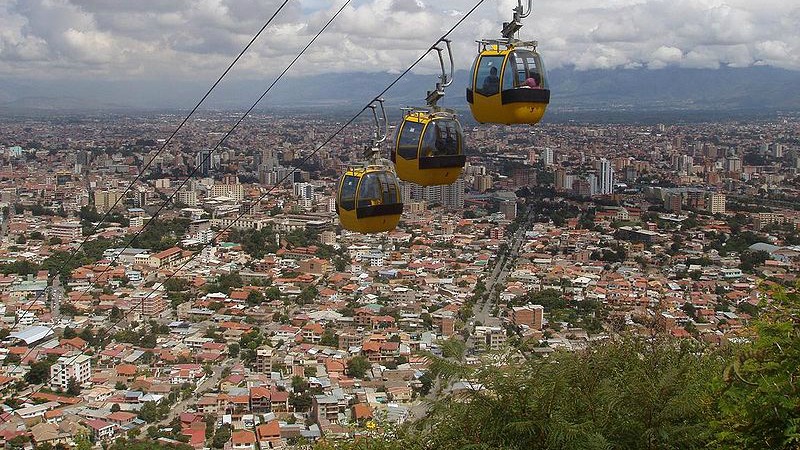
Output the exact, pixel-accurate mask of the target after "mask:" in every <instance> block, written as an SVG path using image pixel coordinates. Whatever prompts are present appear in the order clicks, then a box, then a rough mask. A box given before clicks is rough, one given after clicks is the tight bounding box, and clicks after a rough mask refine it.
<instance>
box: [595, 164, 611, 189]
mask: <svg viewBox="0 0 800 450" xmlns="http://www.w3.org/2000/svg"><path fill="white" fill-rule="evenodd" d="M597 187H598V189H597V193H598V194H600V195H608V194H613V193H614V168H613V167H612V166H611V161H609V160H608V159H606V158H600V173H599V182H598V185H597Z"/></svg>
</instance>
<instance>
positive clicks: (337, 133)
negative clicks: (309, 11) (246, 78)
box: [0, 0, 486, 424]
mask: <svg viewBox="0 0 800 450" xmlns="http://www.w3.org/2000/svg"><path fill="white" fill-rule="evenodd" d="M349 1H350V0H347V2H349ZM485 1H486V0H479V1H478V2H477V3H476V4H475V5H474V6H473V7H472V8H471V9H470V10H469V11H468V12H467V13H466V14H465V15H464V17H462V18H461V19H460V20H459V21H458V22H456V24H455V25H453V26H452V27H451V28H450V29H449V30H448V31H447V32H446V33H445V34H444V35H442V36H441V37H440V38H439V39H437V40H436V42H435V43H434V44H433V45H431V46H430V47H429V48H428V49H427V50H426V51H425V53H423V54H422V55H421V56H420V57H419V58H418V59H417V60H416V61H414V62H413V63H412V64H411V65H410V66H409V67H408V68H407V69H406V70H404V71H403V72H402V73H401V74H400V75H398V76H397V78H395V80H394V81H392V82H391V83H389V85H388V86H387V87H386V88H385V89H383V90H382V91H381V92H380V93H379V94H378V95H376V96H375V97H374V98H373V99H372V100H370V102H369V103H367V104H366V106H364V107H363V108H362V109H361V110H360V111H359V112H358V113H356V114H355V115H354V116H353V117H352V118H350V119H349V120H348V121H347V122H345V123H344V124H343V125H342V126H341V127H339V129H338V130H337V131H336V132H334V133H333V134H332V135H330V136H329V137H328V138H327V139H326V140H325V141H324V142H323V143H322V144H321V145H319V146H318V147H317V148H316V149H315V150H313V151H312V152H311V153H309V154H308V155H306V156H305V157H304V158H302V159H301V160H300V162H299V163H298V164H296V165H295V166H293V167H292V170H291V171H289V173H287V174H286V175H284V176H283V177H282V178H281V179H280V180H278V181H277V182H276V183H275V184H274V185H273V186H272V187H270V188H269V189H268V190H267V191H266V192H265V193H264V194H262V195H261V196H260V197H259V198H258V200H257V201H256V203H260V202H261V201H263V200H264V199H265V198H266V197H267V196H269V195H270V194H271V193H272V192H273V191H274V190H275V188H276V187H278V186H280V185H281V184H282V183H283V182H284V181H286V180H287V179H288V178H289V177H290V176H292V175H293V174H294V173H295V172H296V171H297V170H299V169H300V168H301V167H302V166H303V165H304V164H305V163H307V162H308V160H309V159H310V158H312V157H313V156H314V155H315V154H317V153H318V152H319V151H320V150H321V149H322V148H324V147H325V146H326V145H328V144H329V143H330V142H331V141H332V140H333V139H334V138H335V137H336V136H338V135H339V134H340V133H341V132H342V131H344V130H345V129H346V128H347V127H348V126H350V125H351V124H352V123H353V122H355V120H356V119H358V117H359V116H360V115H361V114H362V113H363V112H364V111H366V110H367V109H369V108H370V105H371V104H372V103H374V102H375V101H377V100H378V99H380V97H382V96H383V95H384V94H386V92H388V91H389V90H390V89H391V88H392V87H394V86H395V85H396V84H397V83H398V82H399V81H400V80H401V79H402V78H403V77H404V76H405V75H406V74H408V73H409V72H410V71H411V70H412V69H413V68H414V67H416V65H417V64H419V63H420V62H421V61H422V60H423V59H424V58H425V56H427V54H428V53H430V52H431V51H432V50H434V48H435V47H436V44H438V43H439V42H440V41H441V40H442V39H445V38H447V37H448V36H449V35H450V34H451V33H452V32H453V31H455V29H456V28H458V26H459V25H461V24H462V23H463V22H464V21H465V20H466V19H467V18H468V17H469V16H470V15H471V14H472V13H473V12H474V11H475V10H476V9H478V7H479V6H480V5H482V4H483V3H484V2H485ZM342 8H344V6H343V7H342ZM339 12H341V10H339ZM339 12H337V15H338V14H339ZM335 17H336V16H334V18H335ZM331 21H332V20H331ZM331 21H329V22H328V24H326V25H325V27H327V26H328V25H329V24H330V22H331ZM323 30H324V28H323ZM304 50H305V49H304ZM264 95H265V94H263V95H262V96H261V97H259V101H260V99H261V98H263V96H264ZM256 103H258V102H256ZM253 108H255V105H254V106H253V107H251V108H250V110H249V111H251V110H252V109H253ZM240 121H241V120H240ZM237 124H238V122H237ZM247 214H248V212H247V210H246V209H245V211H244V212H241V213H239V215H238V216H237V217H236V218H235V219H234V220H233V221H231V223H230V224H229V225H227V226H226V227H224V228H223V229H221V230H220V231H218V232H217V233H216V234H215V236H214V238H213V239H211V240H210V241H209V242H208V243H206V244H204V245H203V246H202V247H201V248H200V250H198V251H196V252H195V253H194V254H192V256H191V257H189V258H188V259H186V261H184V262H183V263H182V264H181V265H180V266H178V267H177V268H176V269H175V270H173V271H172V273H171V274H169V275H168V276H167V277H166V278H165V279H164V280H163V281H161V283H160V284H161V286H163V284H164V283H166V282H167V281H169V280H170V279H172V278H173V277H174V276H175V275H177V274H178V273H180V271H181V270H183V268H184V267H186V266H187V265H188V264H189V263H190V262H192V261H193V260H194V258H195V257H196V256H197V255H199V254H201V253H202V251H203V250H204V249H205V248H206V247H208V246H209V245H210V244H212V243H214V242H215V241H216V240H217V238H219V237H220V236H222V235H223V234H225V233H226V232H227V231H228V230H230V229H231V228H232V227H233V225H234V224H236V222H237V221H239V220H240V219H241V218H242V217H244V216H245V215H247ZM159 287H160V286H159ZM158 291H159V288H154V289H152V290H151V291H150V292H149V293H148V294H147V295H146V296H144V297H142V299H141V301H140V302H139V303H138V305H137V306H135V307H132V308H131V309H130V310H128V311H127V312H126V313H125V314H123V316H122V317H120V318H119V319H118V320H117V321H116V322H114V323H113V324H112V325H111V326H110V327H108V328H106V329H104V330H102V331H101V333H98V335H97V336H96V337H95V338H96V339H97V340H98V341H100V342H102V341H103V339H104V338H105V336H106V335H107V334H108V333H109V332H111V330H113V329H114V328H116V327H117V325H119V324H120V323H122V321H123V320H125V319H126V318H127V316H128V315H129V314H130V313H131V312H132V311H135V310H136V309H137V308H140V307H141V306H142V305H143V304H144V302H145V301H146V300H147V299H148V298H150V296H151V295H153V294H154V293H156V292H158ZM101 335H102V337H101ZM80 355H81V354H80V353H79V354H78V355H76V356H75V357H73V360H72V362H74V361H75V360H77V358H78V357H79V356H80ZM59 374H60V372H58V373H56V374H55V375H54V376H53V377H52V378H51V379H50V380H52V379H53V378H55V377H56V376H58V375H59ZM43 387H44V385H42V386H41V387H39V388H37V389H36V390H34V391H32V392H31V393H29V394H27V395H26V396H24V397H23V398H27V399H29V398H30V397H31V396H33V395H35V394H36V393H37V392H39V391H40V390H41V389H42V388H43ZM3 422H4V420H0V424H1V423H3Z"/></svg>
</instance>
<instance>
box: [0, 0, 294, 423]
mask: <svg viewBox="0 0 800 450" xmlns="http://www.w3.org/2000/svg"><path fill="white" fill-rule="evenodd" d="M287 3H289V0H284V1H283V3H282V4H281V5H280V6H279V7H278V9H277V10H275V12H274V13H273V14H272V16H270V18H269V19H268V20H267V21H266V22H265V23H264V25H263V26H262V27H261V28H260V29H259V30H258V32H257V33H256V34H255V35H254V36H253V37H252V38H251V39H250V41H249V42H248V43H247V45H246V46H245V47H244V48H243V49H242V50H241V51H240V52H239V54H238V55H237V56H236V58H234V60H233V61H232V62H231V63H230V64H229V65H228V67H227V68H226V69H225V71H224V72H223V73H222V75H220V76H219V78H217V81H215V82H214V84H213V85H212V86H211V87H210V88H209V89H208V91H207V92H206V93H205V95H203V97H202V98H201V99H200V101H198V102H197V104H196V105H195V106H194V108H192V110H191V111H190V112H189V114H187V115H186V117H185V118H184V119H183V121H182V122H181V123H180V125H178V127H177V128H176V129H175V131H173V132H172V134H171V135H170V136H169V138H168V139H167V140H166V141H165V142H164V144H163V145H162V146H161V148H160V149H159V150H158V151H157V152H156V154H155V155H154V156H153V157H152V158H151V159H150V161H148V163H147V164H146V165H145V166H143V167H142V168H141V169H140V170H139V173H138V174H137V175H136V177H135V178H134V179H133V181H131V183H130V184H129V185H128V187H127V188H126V189H125V191H124V192H123V193H122V194H121V195H120V196H119V198H117V200H116V201H115V202H114V204H113V205H111V207H109V209H108V211H106V213H105V214H104V215H103V216H102V217H101V219H100V221H99V222H98V223H97V225H95V228H94V229H93V230H92V231H91V232H90V233H89V235H87V236H86V237H85V238H84V239H83V241H82V242H81V243H80V245H79V246H78V247H77V248H75V249H74V250H73V251H72V253H71V254H70V255H69V256H68V257H67V259H66V260H65V261H64V262H63V263H62V264H61V266H60V267H59V268H58V269H56V272H55V275H54V276H53V277H52V278H49V279H48V284H50V282H51V280H55V277H57V276H59V274H60V273H61V271H62V270H63V269H64V268H65V267H67V265H68V264H69V263H70V262H71V261H72V259H73V258H74V257H75V255H76V254H77V253H78V252H79V251H80V249H81V248H82V247H83V246H84V245H85V244H86V242H88V240H89V238H90V237H91V236H92V234H94V233H95V232H96V231H97V230H98V229H99V227H100V225H102V224H103V222H104V221H105V219H106V218H107V217H108V216H109V214H110V213H111V211H112V210H113V209H114V208H115V207H116V206H117V205H118V204H119V201H120V200H121V199H122V198H123V197H124V196H125V194H126V193H127V192H128V191H129V190H130V189H131V188H132V187H133V186H134V184H135V183H136V182H137V181H138V180H139V179H140V178H141V177H142V174H143V173H144V172H145V171H146V170H147V169H148V168H149V167H150V165H151V164H152V163H153V161H154V160H155V159H156V158H157V157H158V155H159V154H161V152H163V151H164V149H165V148H166V147H167V146H168V145H169V144H170V142H171V141H172V139H173V138H174V137H175V136H176V135H177V134H178V132H179V131H180V130H181V129H182V128H183V126H184V125H185V124H186V122H187V121H188V120H189V119H190V118H191V117H192V115H194V113H195V112H196V111H197V109H198V108H199V107H200V106H201V105H202V104H203V103H204V102H205V100H206V99H207V98H208V96H209V95H210V94H211V92H212V91H213V90H214V89H215V88H216V87H217V86H218V85H219V84H220V82H222V80H223V78H225V76H226V75H227V74H228V72H230V71H231V69H232V68H233V66H234V65H235V64H236V63H237V62H238V61H239V59H241V57H242V56H243V55H244V54H245V52H247V50H248V49H249V48H250V47H251V46H252V45H253V43H254V42H255V41H256V39H258V37H259V36H260V35H261V34H262V33H263V32H264V30H266V28H267V27H268V26H269V25H270V24H271V23H272V22H273V20H274V19H275V17H276V16H277V15H278V14H279V13H280V12H281V10H282V9H283V8H284V7H285V6H286V4H287ZM195 170H196V169H195ZM193 173H194V172H193ZM190 177H191V175H190ZM187 180H188V178H187ZM185 183H186V181H184V184H185ZM167 202H169V199H168V200H167V201H166V202H165V203H164V205H166V203H167ZM164 205H162V206H161V207H160V208H159V209H158V212H160V211H161V210H162V209H163V208H164ZM151 221H152V220H151ZM151 221H148V222H147V224H145V226H143V227H142V228H141V229H140V230H139V231H138V232H137V233H136V234H135V236H134V238H133V239H131V241H129V242H128V244H126V246H125V248H128V246H130V244H131V243H132V242H133V241H134V240H135V239H136V238H137V237H138V236H139V235H140V234H141V233H142V232H143V231H144V229H145V228H146V226H147V225H149V224H150V222H151ZM123 251H124V249H123ZM121 254H122V251H120V252H119V253H118V254H117V255H116V256H115V258H114V260H113V261H112V262H111V263H109V265H108V266H107V267H106V269H105V270H103V272H102V273H101V274H100V276H99V277H98V278H100V277H102V275H103V274H105V273H106V272H107V271H108V270H109V269H110V268H111V264H112V263H113V262H114V261H116V260H117V259H118V258H119V257H120V255H121ZM90 289H91V285H90V286H89V287H88V288H87V290H86V291H85V292H84V293H86V292H88V291H89V290H90ZM44 292H46V291H43V292H42V293H40V294H38V295H37V296H36V297H35V298H34V299H32V300H30V303H29V304H28V307H27V308H26V309H25V310H24V311H23V312H22V314H18V315H17V317H16V319H15V321H14V324H13V325H12V326H11V328H10V329H9V331H13V330H14V328H15V327H16V326H17V325H18V324H19V322H20V320H21V319H22V317H24V316H26V315H27V313H28V312H29V311H30V310H31V309H32V308H33V306H34V305H35V304H36V302H38V301H39V299H40V298H41V296H42V295H43V294H44ZM82 295H83V294H81V296H82ZM55 326H56V323H55V322H53V324H52V326H51V327H50V329H49V330H48V334H49V333H50V332H52V331H53V330H54V329H55ZM35 349H36V346H34V347H31V348H30V349H29V350H28V351H27V352H26V353H25V355H24V356H23V357H22V358H21V359H20V362H19V363H17V364H16V365H15V367H14V368H15V369H16V367H19V364H21V362H22V361H24V360H25V358H27V357H28V356H29V355H30V354H31V352H33V350H35ZM0 423H2V422H0Z"/></svg>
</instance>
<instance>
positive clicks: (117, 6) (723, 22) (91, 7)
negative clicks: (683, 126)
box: [0, 0, 800, 80]
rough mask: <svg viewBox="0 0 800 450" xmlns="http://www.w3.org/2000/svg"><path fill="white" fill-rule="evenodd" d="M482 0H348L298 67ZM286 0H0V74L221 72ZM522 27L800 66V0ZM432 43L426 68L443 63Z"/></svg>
mask: <svg viewBox="0 0 800 450" xmlns="http://www.w3.org/2000/svg"><path fill="white" fill-rule="evenodd" d="M476 1H477V0H351V3H350V4H349V5H348V6H347V8H346V9H345V10H344V12H343V13H342V14H341V15H340V16H339V17H338V18H337V20H336V21H335V22H334V24H333V25H332V26H331V28H330V29H329V30H328V31H326V33H325V34H323V36H322V37H321V38H320V39H319V40H318V41H317V43H316V44H315V45H314V46H313V47H312V48H311V49H310V50H309V51H308V53H307V54H306V56H305V57H304V58H303V59H302V60H301V61H300V63H299V64H298V65H297V66H296V67H295V69H294V70H293V73H292V74H291V75H300V74H304V75H307V74H321V73H329V72H353V71H368V72H377V71H389V72H399V71H402V70H404V69H405V68H406V67H407V66H408V65H409V64H410V63H411V62H412V61H414V60H415V59H416V58H417V57H418V56H419V55H420V54H421V53H422V52H423V51H424V50H425V49H427V48H428V47H429V46H430V45H431V44H432V43H433V42H434V41H435V39H436V38H438V37H439V36H440V35H442V34H443V33H444V31H446V30H447V29H449V28H450V27H451V26H452V25H453V24H454V23H455V22H456V21H457V20H458V19H459V18H461V17H463V15H464V13H465V12H466V11H468V10H469V9H470V8H471V7H472V6H473V5H474V4H475V2H476ZM280 3H282V0H281V1H278V0H0V77H5V78H25V79H51V80H52V79H60V80H69V79H83V80H86V79H103V80H159V79H173V80H174V79H186V78H189V79H207V78H208V77H212V76H214V75H218V74H219V73H221V71H222V70H223V69H224V68H225V67H226V66H227V64H228V63H229V62H230V61H231V60H232V59H233V57H234V56H235V55H236V54H237V53H238V52H239V51H240V50H241V49H242V48H243V47H244V45H245V44H246V43H247V42H248V41H249V39H250V38H251V37H252V36H253V34H255V32H256V31H257V30H258V29H259V28H260V27H261V26H262V25H263V23H264V22H265V21H266V20H267V19H268V18H269V17H270V16H271V15H272V14H273V13H274V11H275V10H276V9H277V8H278V6H279V4H280ZM343 3H344V0H289V3H288V4H287V6H286V7H285V8H284V9H283V10H282V11H281V13H280V14H279V15H278V16H277V18H276V20H275V21H274V23H273V25H271V26H270V27H269V28H267V31H266V32H265V33H264V34H262V36H261V37H260V38H259V39H258V40H257V41H256V43H255V44H254V46H253V47H252V48H251V50H250V51H249V52H248V53H247V55H246V56H245V58H243V59H242V61H240V64H239V65H238V66H237V67H236V69H235V70H234V72H233V73H232V74H231V76H232V77H235V78H241V79H257V78H261V77H264V76H268V75H275V74H277V73H278V72H280V71H281V70H282V69H283V68H284V67H285V65H286V64H287V63H288V62H289V61H290V60H291V59H292V58H293V57H294V56H295V55H296V54H297V52H298V51H299V50H300V49H301V48H302V47H303V46H304V45H305V44H306V43H307V42H308V40H309V39H311V37H312V36H313V35H314V34H316V32H317V31H318V30H319V29H320V28H321V27H322V26H323V25H324V23H325V22H326V21H327V20H328V19H329V18H330V17H331V16H332V15H333V13H334V12H335V11H336V10H338V9H339V7H340V6H341V5H342V4H343ZM515 5H516V0H485V1H484V3H483V4H482V5H481V6H480V7H479V8H478V10H476V12H475V13H474V14H473V15H472V16H470V18H468V19H467V21H465V22H464V24H462V26H461V27H459V28H458V29H457V30H456V32H454V33H453V34H452V35H451V39H453V47H454V53H455V54H454V57H455V60H456V66H457V69H467V68H468V67H469V64H470V62H471V60H472V59H473V58H474V56H475V52H476V44H475V43H474V41H475V40H476V39H480V38H496V37H499V32H500V29H501V24H502V22H503V21H507V20H509V19H510V17H511V11H512V8H513V7H514V6H515ZM523 22H524V27H523V28H522V30H521V32H520V34H519V37H520V38H522V39H525V40H533V39H536V40H538V41H539V50H540V52H541V53H542V55H543V57H544V59H545V62H546V64H547V67H548V68H555V67H574V68H575V69H578V70H588V69H618V68H649V69H659V68H663V67H669V66H675V67H686V68H712V69H713V68H717V67H721V66H726V65H727V66H733V67H747V66H751V65H768V66H773V67H779V68H786V69H792V70H800V1H797V0H757V1H753V0H605V1H602V2H601V1H597V0H550V1H542V0H538V1H535V2H534V8H533V13H532V14H531V15H530V17H528V18H526V19H524V21H523ZM437 64H438V63H437V62H436V59H435V58H434V57H433V55H431V56H430V57H428V58H426V60H425V61H424V63H423V64H422V65H421V66H420V68H419V72H420V73H430V72H433V71H435V70H436V66H437Z"/></svg>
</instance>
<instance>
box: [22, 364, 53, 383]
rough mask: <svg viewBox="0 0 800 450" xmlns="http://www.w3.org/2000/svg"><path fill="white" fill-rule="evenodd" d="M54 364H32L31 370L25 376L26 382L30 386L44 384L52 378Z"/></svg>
mask: <svg viewBox="0 0 800 450" xmlns="http://www.w3.org/2000/svg"><path fill="white" fill-rule="evenodd" d="M52 364H53V363H52V362H50V361H47V360H44V361H37V362H35V363H33V364H31V367H30V370H28V373H26V374H25V381H27V382H28V383H30V384H42V383H44V382H46V381H47V380H48V379H49V378H50V366H51V365H52Z"/></svg>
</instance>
